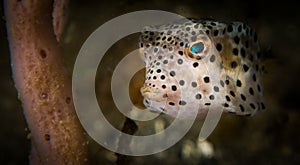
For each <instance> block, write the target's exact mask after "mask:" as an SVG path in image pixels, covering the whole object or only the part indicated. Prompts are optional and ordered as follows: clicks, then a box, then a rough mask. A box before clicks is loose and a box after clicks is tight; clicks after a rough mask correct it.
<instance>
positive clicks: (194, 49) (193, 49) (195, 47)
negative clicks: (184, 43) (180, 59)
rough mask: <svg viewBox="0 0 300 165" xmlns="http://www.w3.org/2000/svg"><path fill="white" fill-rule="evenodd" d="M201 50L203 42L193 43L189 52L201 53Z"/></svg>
mask: <svg viewBox="0 0 300 165" xmlns="http://www.w3.org/2000/svg"><path fill="white" fill-rule="evenodd" d="M203 50H204V44H203V42H198V43H195V44H193V45H192V46H191V47H190V51H191V52H192V53H195V54H198V53H201V52H202V51H203Z"/></svg>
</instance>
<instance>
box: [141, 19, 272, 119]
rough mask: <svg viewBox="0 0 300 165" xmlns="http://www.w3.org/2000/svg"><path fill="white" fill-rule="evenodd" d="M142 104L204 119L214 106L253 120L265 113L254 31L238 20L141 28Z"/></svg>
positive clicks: (259, 57) (257, 48) (260, 69)
mask: <svg viewBox="0 0 300 165" xmlns="http://www.w3.org/2000/svg"><path fill="white" fill-rule="evenodd" d="M138 45H139V51H140V56H141V57H142V60H143V61H144V64H145V68H146V71H145V72H146V73H145V82H144V84H143V86H142V87H141V89H140V92H141V95H142V96H143V103H144V105H145V106H146V108H147V109H148V110H150V111H152V112H159V113H164V114H167V115H170V116H172V117H176V116H177V115H178V113H179V111H181V112H182V115H183V116H184V117H185V118H191V117H193V115H192V113H190V112H191V109H193V110H195V109H196V110H197V116H196V117H197V118H201V117H203V116H205V115H206V114H207V113H208V111H209V110H211V109H210V107H211V106H212V105H213V104H217V105H219V106H220V107H222V111H223V112H226V113H231V114H236V115H243V116H253V115H255V114H256V112H258V111H261V110H264V109H266V106H265V100H264V97H263V86H262V73H263V71H262V68H263V66H262V64H261V56H262V55H261V54H262V53H261V51H260V46H259V42H258V36H257V34H256V32H255V31H254V30H253V29H252V28H251V27H250V26H248V25H247V24H245V23H242V22H229V23H225V22H220V21H215V20H211V19H192V18H190V19H180V20H176V21H173V22H170V23H167V24H162V25H150V26H146V27H144V28H143V30H142V31H141V34H140V36H139V41H138Z"/></svg>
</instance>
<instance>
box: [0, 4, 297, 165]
mask: <svg viewBox="0 0 300 165" xmlns="http://www.w3.org/2000/svg"><path fill="white" fill-rule="evenodd" d="M69 7H70V8H69V21H68V26H67V27H66V32H65V36H64V40H63V42H62V49H63V51H64V52H66V53H65V54H67V55H65V58H66V61H67V64H68V66H69V68H70V70H72V66H73V64H74V61H75V58H76V55H77V53H78V51H79V49H80V47H81V45H82V43H83V42H84V41H85V39H86V38H87V37H88V36H89V35H90V34H91V33H92V32H93V31H94V30H95V29H96V28H97V27H99V26H100V25H101V24H103V23H105V22H106V21H108V20H110V19H112V18H114V17H116V16H119V15H122V14H125V13H128V12H132V11H137V10H146V9H155V10H165V11H169V12H174V13H177V14H180V15H183V16H186V17H195V18H213V19H216V20H220V21H242V22H246V23H248V24H250V25H251V26H252V27H254V29H256V31H257V33H258V36H259V41H260V43H261V47H262V49H263V50H265V51H266V52H268V53H267V54H266V55H265V58H264V61H263V62H264V63H265V65H266V74H265V75H264V89H265V96H266V99H267V106H268V109H267V111H265V112H264V113H262V114H259V115H257V116H255V117H250V118H245V117H235V116H227V115H225V117H222V119H221V121H220V123H219V125H218V127H217V129H216V130H215V132H214V133H213V134H212V135H211V137H210V138H209V139H208V140H209V141H210V142H211V143H212V144H213V145H214V149H215V153H216V154H215V156H214V157H213V158H209V159H208V158H201V159H192V160H185V159H183V158H182V157H181V156H180V154H178V152H179V150H180V149H181V147H182V145H181V143H179V144H177V145H176V146H174V147H173V148H172V149H171V150H170V152H166V153H167V155H168V156H166V157H162V158H160V157H155V156H145V157H139V158H133V159H134V160H133V163H141V162H143V163H148V164H150V163H155V162H166V163H174V162H177V163H183V164H190V163H191V164H242V163H243V164H254V163H255V164H299V163H300V136H299V135H300V133H299V132H300V130H299V128H300V122H299V119H300V113H299V111H300V106H299V104H300V97H299V93H300V88H299V85H300V78H299V74H300V57H299V56H300V55H299V52H300V46H299V37H300V30H299V22H300V12H299V5H297V4H293V3H291V2H289V1H267V2H265V1H259V0H257V1H237V0H228V1H223V0H216V1H212V0H211V1H201V0H199V1H194V0H185V1H184V0H172V1H166V0H154V1H142V0H141V1H134V0H121V1H113V0H110V1H108V0H102V1H96V0H94V1H91V0H90V1H80V0H71V1H70V5H69ZM0 11H1V14H2V19H1V22H0V56H1V58H0V75H1V76H0V77H1V81H0V117H1V120H0V131H1V132H0V141H1V142H0V150H1V151H0V164H28V155H29V151H30V141H29V140H28V139H27V136H28V134H29V131H28V130H27V126H26V122H25V119H24V116H23V113H22V108H21V103H20V102H19V101H18V96H17V91H16V90H15V88H14V83H13V80H12V75H11V70H10V57H9V49H8V43H7V38H6V30H5V17H4V14H3V4H2V2H1V6H0ZM91 145H94V143H93V142H91ZM99 147H100V146H97V145H95V147H94V148H99ZM92 148H93V147H92ZM103 150H104V149H101V151H98V150H97V149H96V151H95V150H94V149H91V155H92V158H91V160H92V161H94V162H95V163H96V162H97V163H99V162H103V163H105V164H110V163H112V162H113V160H114V159H113V158H112V159H110V157H113V156H107V155H109V154H107V153H106V154H107V155H106V156H105V153H104V152H106V151H105V150H104V151H103Z"/></svg>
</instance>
